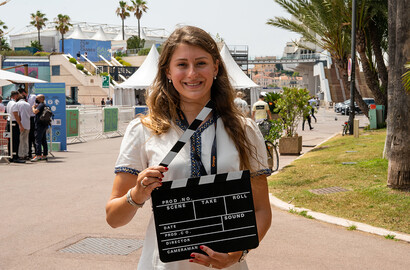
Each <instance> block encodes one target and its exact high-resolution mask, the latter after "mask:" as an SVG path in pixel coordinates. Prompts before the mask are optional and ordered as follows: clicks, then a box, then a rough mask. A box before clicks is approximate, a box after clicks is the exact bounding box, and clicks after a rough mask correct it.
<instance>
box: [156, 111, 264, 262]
mask: <svg viewBox="0 0 410 270" xmlns="http://www.w3.org/2000/svg"><path fill="white" fill-rule="evenodd" d="M208 105H209V103H208V104H207V105H206V106H205V107H204V109H205V110H206V111H207V112H205V113H206V114H205V113H203V111H204V110H203V111H201V113H200V114H199V115H198V116H197V119H196V120H198V121H197V122H196V123H195V121H196V120H195V121H194V122H193V123H192V124H195V125H197V126H196V127H195V128H193V129H191V126H192V124H191V125H190V126H189V128H188V129H187V131H188V130H189V131H188V135H186V134H185V133H187V131H186V132H185V133H184V134H183V135H182V137H181V139H180V140H179V141H178V142H177V143H176V144H175V146H174V147H173V148H172V150H171V152H172V153H171V152H170V153H168V155H167V156H166V157H165V158H164V160H163V161H162V162H161V165H163V166H168V164H169V163H171V161H172V159H173V158H174V157H175V156H176V154H177V153H178V152H179V151H180V150H181V148H182V147H183V146H184V144H185V143H186V142H187V141H188V140H189V138H190V136H191V135H192V134H193V132H195V130H196V128H197V127H199V125H200V124H201V123H202V121H203V120H204V119H205V118H206V116H207V115H208V114H209V113H210V112H211V110H212V109H210V110H209V108H211V106H209V107H207V106H208ZM207 108H208V109H207ZM201 119H202V120H201ZM198 122H199V124H198ZM192 130H193V132H192ZM189 134H190V135H189ZM181 142H182V143H181ZM152 208H153V212H154V219H155V227H156V234H157V241H158V249H159V256H160V259H161V261H162V262H172V261H178V260H186V259H189V258H190V254H191V253H192V252H201V253H203V252H202V251H201V249H200V248H199V247H200V246H201V245H206V246H209V247H210V248H212V249H213V250H215V251H218V252H233V251H242V250H245V249H253V248H256V247H257V246H258V245H259V239H258V233H257V228H256V219H255V209H254V206H253V198H252V190H251V184H250V173H249V171H248V170H246V171H237V172H229V173H222V174H215V175H206V176H201V177H196V178H184V179H177V180H172V181H164V182H163V186H162V187H161V188H159V189H158V190H155V191H153V192H152Z"/></svg>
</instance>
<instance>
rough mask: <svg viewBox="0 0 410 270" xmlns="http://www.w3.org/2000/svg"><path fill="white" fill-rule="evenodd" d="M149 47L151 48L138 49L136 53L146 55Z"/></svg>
mask: <svg viewBox="0 0 410 270" xmlns="http://www.w3.org/2000/svg"><path fill="white" fill-rule="evenodd" d="M150 49H151V48H144V49H141V50H139V51H138V55H140V56H141V55H148V53H149V50H150Z"/></svg>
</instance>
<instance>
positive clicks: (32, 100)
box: [27, 93, 36, 159]
mask: <svg viewBox="0 0 410 270" xmlns="http://www.w3.org/2000/svg"><path fill="white" fill-rule="evenodd" d="M27 102H28V104H30V108H33V105H35V104H36V95H35V94H34V93H31V94H30V95H29V96H28V99H27ZM35 118H36V115H35V114H34V113H33V109H31V111H30V133H29V134H28V157H29V159H32V158H33V153H35V151H36V144H35V137H34V130H35V124H34V122H35Z"/></svg>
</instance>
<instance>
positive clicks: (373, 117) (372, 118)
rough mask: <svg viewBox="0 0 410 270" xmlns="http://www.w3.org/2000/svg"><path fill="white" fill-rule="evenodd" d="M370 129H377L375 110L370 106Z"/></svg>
mask: <svg viewBox="0 0 410 270" xmlns="http://www.w3.org/2000/svg"><path fill="white" fill-rule="evenodd" d="M369 122H370V129H377V110H376V108H374V109H373V108H372V107H370V110H369Z"/></svg>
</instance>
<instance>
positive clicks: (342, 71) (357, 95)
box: [335, 60, 369, 117]
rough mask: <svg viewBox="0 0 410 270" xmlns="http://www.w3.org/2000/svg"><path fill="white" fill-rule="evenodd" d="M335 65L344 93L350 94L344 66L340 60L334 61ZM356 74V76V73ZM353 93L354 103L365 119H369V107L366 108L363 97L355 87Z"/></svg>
mask: <svg viewBox="0 0 410 270" xmlns="http://www.w3.org/2000/svg"><path fill="white" fill-rule="evenodd" d="M346 63H347V60H346ZM335 64H336V65H337V67H338V69H339V72H340V77H341V78H342V82H343V86H344V87H345V89H346V93H350V82H349V78H348V75H347V69H346V65H344V64H343V62H342V61H341V60H336V61H335ZM356 74H358V72H357V73H356ZM353 91H354V100H355V101H356V103H357V105H358V106H359V108H360V110H362V112H363V114H364V115H366V117H369V107H368V106H367V104H366V102H364V101H363V97H362V95H361V94H360V92H359V91H358V90H357V88H356V86H355V87H354V89H353Z"/></svg>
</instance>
